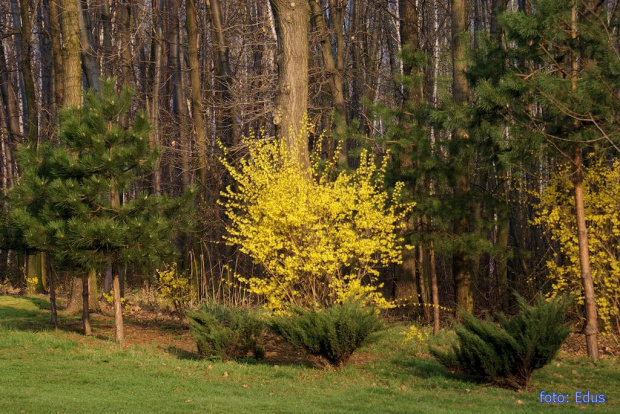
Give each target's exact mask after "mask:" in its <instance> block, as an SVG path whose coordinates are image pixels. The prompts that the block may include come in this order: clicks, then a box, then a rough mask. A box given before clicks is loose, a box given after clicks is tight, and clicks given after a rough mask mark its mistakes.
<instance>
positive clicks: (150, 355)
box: [0, 296, 620, 413]
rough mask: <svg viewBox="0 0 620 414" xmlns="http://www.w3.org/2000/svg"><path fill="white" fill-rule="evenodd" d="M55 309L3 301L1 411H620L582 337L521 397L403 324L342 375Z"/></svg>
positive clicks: (159, 319) (610, 377) (617, 379)
mask: <svg viewBox="0 0 620 414" xmlns="http://www.w3.org/2000/svg"><path fill="white" fill-rule="evenodd" d="M48 305H49V303H48V302H47V301H46V300H45V298H43V297H17V296H0V412H2V413H13V412H15V413H22V412H26V413H39V412H54V413H65V412H67V413H79V412H84V413H96V412H102V413H103V412H105V413H108V412H183V413H186V412H231V413H232V412H235V413H244V412H287V413H288V412H325V413H327V412H388V413H390V412H391V413H400V412H422V413H425V412H432V413H451V412H461V413H468V412H476V413H497V412H507V413H510V412H524V413H526V412H527V413H531V412H541V413H545V412H547V411H549V410H552V411H554V412H558V411H561V412H564V411H582V410H584V409H585V410H587V411H596V412H610V413H613V412H620V387H619V386H618V384H620V367H619V364H618V362H619V358H618V357H617V356H613V355H609V354H605V355H603V358H602V360H601V361H600V362H598V363H592V362H591V361H588V360H587V359H585V358H583V357H582V356H581V352H582V350H581V348H580V346H579V343H580V341H579V340H580V339H582V338H581V337H580V336H575V337H573V338H571V340H570V341H568V344H567V345H566V347H565V348H564V349H563V350H562V351H561V353H560V356H559V357H558V358H557V359H556V360H554V361H553V363H552V364H550V365H549V366H547V367H545V368H543V369H542V370H540V371H537V372H536V373H535V374H534V378H533V380H532V384H531V386H530V389H529V390H528V391H526V392H521V393H516V392H514V391H509V390H503V389H499V388H496V387H492V386H489V385H488V384H476V383H471V382H468V381H465V380H464V379H462V378H458V377H456V376H454V375H452V374H450V373H449V372H446V371H445V370H444V369H443V368H442V367H440V366H439V365H438V364H437V363H436V361H434V360H433V359H432V358H430V357H429V355H428V353H427V348H428V344H429V343H433V341H435V342H436V343H437V342H441V341H445V340H446V338H447V336H448V335H449V333H444V334H442V335H440V336H439V337H438V338H429V339H427V340H425V341H424V342H413V343H408V344H403V342H402V340H403V337H404V335H403V333H404V330H405V327H404V326H403V325H393V326H392V327H391V328H390V329H389V331H388V332H387V333H386V334H384V335H383V336H382V337H380V338H379V339H378V341H377V342H376V343H375V344H374V345H371V346H369V347H365V348H363V349H361V350H360V352H358V353H357V354H355V355H354V357H353V359H352V361H351V363H350V364H349V365H347V366H346V367H345V368H343V369H341V370H334V369H325V367H324V366H323V365H322V364H321V363H320V361H318V360H315V359H312V358H308V357H306V356H305V355H303V354H302V353H300V352H296V351H294V350H291V349H290V348H287V347H286V346H285V345H284V344H282V343H281V342H279V341H276V340H274V339H273V338H270V339H268V340H267V342H266V344H265V348H266V350H267V357H266V360H265V361H260V362H256V361H254V360H252V359H251V358H248V359H246V360H243V361H239V362H221V361H220V362H218V361H208V360H200V359H197V356H196V353H195V345H194V343H193V341H192V339H191V335H190V332H189V330H188V329H187V328H186V327H184V325H183V324H182V323H180V322H179V321H178V320H177V319H175V318H171V317H165V316H162V315H159V316H158V315H156V314H155V315H154V314H150V313H148V312H144V311H141V310H138V309H134V310H133V311H131V312H128V314H127V315H126V318H125V327H126V333H127V343H126V344H125V346H124V347H119V346H118V345H117V344H114V343H113V342H112V341H111V339H112V338H113V318H112V317H111V316H102V315H93V334H94V335H93V336H91V337H84V336H83V335H81V334H80V333H79V330H80V327H81V323H80V320H79V316H71V315H61V326H62V327H61V329H59V330H50V329H49V328H48V327H47V320H48V317H49V315H48V312H47V311H46V309H45V308H46V307H47V306H48ZM573 342H574V343H573ZM609 345H613V344H612V343H610V344H609ZM605 346H607V345H605ZM614 349H616V350H617V345H616V346H615V348H614ZM543 391H544V392H545V393H547V394H551V393H554V392H555V393H557V394H558V395H559V394H563V395H566V394H570V395H571V398H573V399H574V398H575V394H576V393H577V392H581V393H582V394H584V395H585V393H586V392H588V391H589V392H590V394H589V395H592V396H593V395H597V396H599V397H600V395H601V394H605V403H601V402H600V400H599V403H587V404H576V403H575V401H571V402H570V403H564V404H561V403H556V404H544V403H541V402H540V400H541V392H543Z"/></svg>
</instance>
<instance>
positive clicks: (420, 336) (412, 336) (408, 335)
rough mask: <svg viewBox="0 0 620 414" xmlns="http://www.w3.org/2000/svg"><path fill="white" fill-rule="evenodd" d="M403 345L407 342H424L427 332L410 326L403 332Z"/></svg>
mask: <svg viewBox="0 0 620 414" xmlns="http://www.w3.org/2000/svg"><path fill="white" fill-rule="evenodd" d="M404 335H405V337H404V339H403V345H404V344H408V343H409V342H424V341H426V340H427V339H428V336H429V335H428V332H427V331H423V330H422V329H420V328H418V327H417V326H415V325H411V326H410V327H409V329H408V330H407V331H406V332H404Z"/></svg>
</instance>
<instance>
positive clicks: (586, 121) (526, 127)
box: [477, 0, 620, 359]
mask: <svg viewBox="0 0 620 414" xmlns="http://www.w3.org/2000/svg"><path fill="white" fill-rule="evenodd" d="M601 4H602V3H601V2H593V1H571V2H566V1H560V0H538V1H533V2H532V6H533V7H532V10H533V12H532V13H530V14H526V13H524V12H521V11H519V12H512V13H506V14H504V15H503V16H502V17H501V18H500V23H501V25H502V27H503V28H504V30H505V32H506V36H507V40H508V42H507V44H508V45H509V47H508V48H507V49H506V50H504V51H503V52H501V53H504V56H505V57H506V59H505V60H504V62H503V63H502V64H501V65H495V66H494V67H495V69H496V71H495V73H492V74H488V76H486V77H484V79H478V80H477V83H478V87H477V94H478V95H479V96H480V97H481V99H483V100H484V101H485V105H486V107H487V108H495V110H497V111H499V112H501V113H503V114H504V120H505V121H508V122H509V123H510V124H511V125H512V126H513V128H514V133H513V135H514V136H519V137H521V138H522V141H521V143H520V145H528V146H530V147H532V146H533V145H534V144H538V145H543V146H546V147H548V148H550V149H552V150H553V151H552V152H553V153H554V154H555V155H559V156H560V157H561V158H560V159H561V162H565V163H568V164H569V165H570V166H571V168H572V180H573V198H574V212H575V217H574V218H575V222H576V228H577V233H576V235H575V236H576V237H577V240H578V245H579V249H578V255H579V264H580V269H581V272H580V273H581V282H582V286H583V291H584V308H585V326H584V334H585V336H586V343H587V348H588V355H589V356H590V357H591V358H594V359H596V358H597V357H598V340H597V335H598V322H597V311H596V294H595V290H594V283H593V279H592V272H591V269H590V257H589V256H590V252H589V249H588V244H589V243H588V228H587V222H586V215H585V211H586V209H585V205H584V199H585V198H587V197H586V196H585V195H584V185H583V175H584V172H583V170H584V161H583V158H584V154H585V155H592V154H598V156H601V154H605V153H609V152H615V153H617V152H619V150H620V148H619V147H620V146H619V142H620V138H619V137H620V129H619V128H618V114H617V105H618V97H617V92H616V91H617V90H618V87H619V86H620V76H619V75H618V73H620V72H619V69H620V56H619V55H618V53H617V50H616V45H617V36H616V35H615V34H614V33H616V30H617V25H618V11H617V10H613V11H611V10H610V11H607V10H605V9H604V8H603V7H602V6H601ZM609 13H612V14H609ZM493 55H495V56H496V55H497V50H493V51H491V52H490V53H489V54H488V55H487V57H488V59H489V61H490V59H494V58H493V57H492V56H493Z"/></svg>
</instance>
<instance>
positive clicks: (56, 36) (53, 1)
mask: <svg viewBox="0 0 620 414" xmlns="http://www.w3.org/2000/svg"><path fill="white" fill-rule="evenodd" d="M49 14H50V36H51V41H52V58H53V63H54V65H53V68H54V108H55V111H54V114H56V113H57V110H58V108H59V107H60V106H62V101H63V93H64V82H63V70H62V47H61V45H60V16H59V15H58V0H50V5H49Z"/></svg>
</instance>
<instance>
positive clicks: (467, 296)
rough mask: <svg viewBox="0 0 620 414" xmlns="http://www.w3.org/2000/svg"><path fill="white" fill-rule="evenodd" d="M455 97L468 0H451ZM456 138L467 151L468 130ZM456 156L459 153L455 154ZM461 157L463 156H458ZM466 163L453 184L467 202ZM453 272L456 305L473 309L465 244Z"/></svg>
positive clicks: (460, 227)
mask: <svg viewBox="0 0 620 414" xmlns="http://www.w3.org/2000/svg"><path fill="white" fill-rule="evenodd" d="M451 13H452V14H451V18H452V41H451V46H452V97H453V99H454V101H455V103H457V104H460V105H463V104H465V103H466V102H467V93H468V86H467V79H466V77H465V71H466V70H467V60H466V43H465V35H466V30H467V1H466V0H452V10H451ZM455 138H456V139H457V140H459V141H461V142H460V143H458V145H456V147H457V148H458V149H457V151H458V152H459V153H463V152H465V148H463V147H464V146H465V145H467V142H466V141H467V140H468V134H467V131H465V130H464V129H463V128H458V129H457V130H456V131H455ZM453 155H454V156H455V157H456V156H458V155H460V154H453ZM459 158H461V157H459ZM465 163H466V167H464V171H462V172H461V173H460V174H459V175H458V177H457V178H456V182H455V185H454V196H455V197H456V198H457V200H462V201H463V202H465V198H466V196H467V194H468V193H469V177H468V171H467V170H468V168H469V161H465ZM467 231H468V223H467V219H466V217H465V212H462V213H461V217H458V218H456V219H455V222H454V234H455V235H457V237H459V236H462V235H464V234H466V233H467ZM452 273H453V277H454V285H455V291H456V305H457V308H461V309H463V310H465V311H467V312H473V310H474V298H473V289H472V274H471V268H470V263H469V260H468V257H467V253H466V251H465V248H464V246H463V245H462V244H459V245H458V246H457V247H456V249H455V252H454V253H453V256H452Z"/></svg>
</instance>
